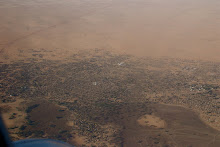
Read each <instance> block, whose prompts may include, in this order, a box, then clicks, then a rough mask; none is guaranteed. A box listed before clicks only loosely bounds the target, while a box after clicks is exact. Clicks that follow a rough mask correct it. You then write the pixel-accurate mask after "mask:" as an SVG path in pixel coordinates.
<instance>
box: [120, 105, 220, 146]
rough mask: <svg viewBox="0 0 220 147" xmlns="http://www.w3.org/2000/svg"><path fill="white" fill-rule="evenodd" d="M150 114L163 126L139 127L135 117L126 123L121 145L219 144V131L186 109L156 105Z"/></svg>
mask: <svg viewBox="0 0 220 147" xmlns="http://www.w3.org/2000/svg"><path fill="white" fill-rule="evenodd" d="M152 112H153V113H155V115H156V116H157V118H156V119H157V120H158V119H159V118H160V121H161V120H164V121H165V122H166V127H165V128H157V127H152V126H142V125H139V123H138V122H137V120H138V119H139V118H137V115H134V116H133V117H131V118H130V119H129V120H128V121H126V122H125V123H126V125H125V126H126V129H125V130H124V132H123V137H124V146H126V147H132V146H140V147H141V146H162V145H163V146H177V147H186V146H200V147H218V146H219V145H220V141H219V140H220V136H218V135H219V131H216V130H214V129H213V128H211V127H209V126H207V125H206V124H205V123H203V122H202V121H201V120H200V119H199V117H198V115H197V114H195V113H194V112H192V111H191V110H189V109H186V108H184V107H180V106H171V105H164V104H156V105H153V106H152ZM137 113H138V112H136V114H137ZM147 116H148V117H149V116H151V115H147ZM150 118H153V116H151V117H150ZM154 118H155V117H154ZM149 122H150V121H149ZM152 122H153V121H152Z"/></svg>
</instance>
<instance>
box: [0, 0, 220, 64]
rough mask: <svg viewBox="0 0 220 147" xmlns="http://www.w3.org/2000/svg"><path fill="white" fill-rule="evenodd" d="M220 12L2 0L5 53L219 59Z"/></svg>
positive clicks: (175, 0)
mask: <svg viewBox="0 0 220 147" xmlns="http://www.w3.org/2000/svg"><path fill="white" fill-rule="evenodd" d="M219 14H220V2H219V1H218V0H209V1H207V0H184V1H182V0H166V1H165V0H93V1H90V0H83V1H78V0H62V1H60V0H59V1H58V0H34V1H33V0H32V1H15V0H7V1H5V0H0V18H1V23H0V48H1V55H2V56H3V55H4V56H3V58H5V59H8V58H9V59H10V58H13V59H16V58H17V51H18V50H19V49H22V50H24V52H25V50H28V49H33V48H34V49H41V48H44V49H46V50H48V51H49V50H50V51H53V50H55V49H56V50H57V51H59V54H60V52H62V53H63V54H65V51H68V52H72V51H75V50H76V49H78V50H82V49H94V48H99V49H107V50H113V51H117V52H121V53H129V54H133V55H138V56H157V57H158V56H159V57H160V56H169V57H181V58H195V59H204V60H206V59H207V60H219V56H220V52H219V47H220V27H219V26H220V15H219ZM55 54H56V53H55ZM3 58H1V59H3ZM5 59H3V60H5Z"/></svg>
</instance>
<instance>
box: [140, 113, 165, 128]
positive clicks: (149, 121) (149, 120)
mask: <svg viewBox="0 0 220 147" xmlns="http://www.w3.org/2000/svg"><path fill="white" fill-rule="evenodd" d="M137 122H138V123H139V124H140V125H142V126H150V127H156V128H165V125H166V123H165V121H164V120H162V119H161V118H160V117H157V116H155V115H144V116H142V117H141V118H140V119H138V120H137Z"/></svg>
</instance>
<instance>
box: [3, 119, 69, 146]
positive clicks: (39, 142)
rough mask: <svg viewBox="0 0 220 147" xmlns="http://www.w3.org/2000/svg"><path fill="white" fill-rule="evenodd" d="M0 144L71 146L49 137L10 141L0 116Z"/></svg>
mask: <svg viewBox="0 0 220 147" xmlns="http://www.w3.org/2000/svg"><path fill="white" fill-rule="evenodd" d="M0 146H1V147H73V146H71V145H69V144H67V143H64V142H62V141H57V140H51V139H24V140H19V141H15V142H11V139H10V137H9V134H8V131H7V129H6V128H5V125H4V123H3V120H2V118H1V117H0Z"/></svg>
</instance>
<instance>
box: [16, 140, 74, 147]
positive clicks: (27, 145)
mask: <svg viewBox="0 0 220 147" xmlns="http://www.w3.org/2000/svg"><path fill="white" fill-rule="evenodd" d="M13 146H14V147H72V146H71V145H69V144H67V143H64V142H61V141H56V140H51V139H25V140H19V141H15V142H13Z"/></svg>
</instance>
